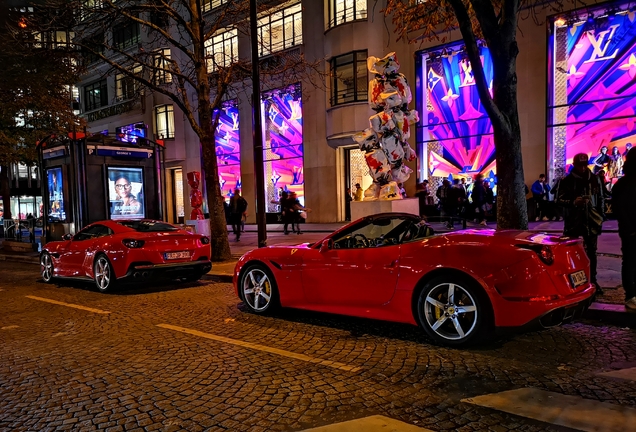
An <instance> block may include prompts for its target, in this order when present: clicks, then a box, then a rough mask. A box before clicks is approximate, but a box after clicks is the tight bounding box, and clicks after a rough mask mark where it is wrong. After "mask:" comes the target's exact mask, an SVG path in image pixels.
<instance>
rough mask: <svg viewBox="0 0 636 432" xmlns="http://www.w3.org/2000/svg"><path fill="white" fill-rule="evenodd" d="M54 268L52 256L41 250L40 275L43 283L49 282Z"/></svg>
mask: <svg viewBox="0 0 636 432" xmlns="http://www.w3.org/2000/svg"><path fill="white" fill-rule="evenodd" d="M53 274H54V268H53V258H51V255H50V254H49V253H48V252H43V253H42V255H40V275H41V276H42V280H43V281H44V282H45V283H51V281H52V280H53Z"/></svg>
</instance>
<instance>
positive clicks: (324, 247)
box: [320, 239, 333, 253]
mask: <svg viewBox="0 0 636 432" xmlns="http://www.w3.org/2000/svg"><path fill="white" fill-rule="evenodd" d="M332 248H333V240H331V239H325V240H323V241H322V244H321V245H320V253H327V252H329V249H332Z"/></svg>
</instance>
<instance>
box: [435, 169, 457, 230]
mask: <svg viewBox="0 0 636 432" xmlns="http://www.w3.org/2000/svg"><path fill="white" fill-rule="evenodd" d="M451 192H452V189H451V184H450V182H449V181H448V179H444V180H443V181H442V185H441V186H440V187H438V188H437V191H436V192H435V196H436V197H437V199H438V200H439V214H440V222H444V221H446V228H448V229H451V228H453V218H452V214H451V213H452V209H451Z"/></svg>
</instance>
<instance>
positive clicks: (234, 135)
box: [214, 103, 241, 198]
mask: <svg viewBox="0 0 636 432" xmlns="http://www.w3.org/2000/svg"><path fill="white" fill-rule="evenodd" d="M217 113H220V117H219V124H218V126H217V128H216V133H215V135H214V144H215V148H216V161H217V164H218V167H219V184H220V186H221V194H223V196H224V197H226V198H230V197H231V196H232V195H233V194H234V189H236V188H238V189H241V142H240V139H239V112H238V108H237V106H236V104H235V103H227V104H226V105H225V106H224V107H223V108H222V109H221V110H218V111H215V112H214V114H215V115H216V114H217Z"/></svg>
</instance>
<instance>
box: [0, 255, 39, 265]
mask: <svg viewBox="0 0 636 432" xmlns="http://www.w3.org/2000/svg"><path fill="white" fill-rule="evenodd" d="M0 261H11V262H20V263H27V264H40V257H39V256H25V255H7V254H0Z"/></svg>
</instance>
